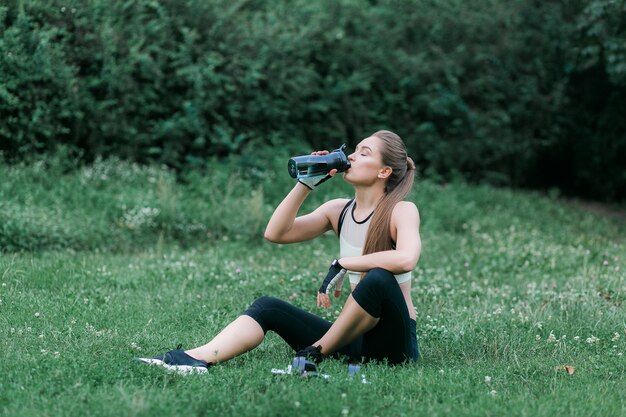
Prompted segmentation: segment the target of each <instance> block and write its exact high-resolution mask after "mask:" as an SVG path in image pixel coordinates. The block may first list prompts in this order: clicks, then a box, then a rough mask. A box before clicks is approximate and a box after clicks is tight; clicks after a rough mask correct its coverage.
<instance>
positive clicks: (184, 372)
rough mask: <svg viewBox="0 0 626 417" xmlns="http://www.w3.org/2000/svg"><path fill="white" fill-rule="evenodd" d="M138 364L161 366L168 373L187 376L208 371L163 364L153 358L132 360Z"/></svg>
mask: <svg viewBox="0 0 626 417" xmlns="http://www.w3.org/2000/svg"><path fill="white" fill-rule="evenodd" d="M134 360H136V361H138V362H143V363H147V364H148V365H154V366H161V367H163V368H165V369H167V370H168V371H172V372H177V373H179V374H182V375H187V374H194V373H196V374H203V373H205V372H207V371H208V368H205V367H204V366H192V365H170V364H167V363H165V362H163V361H162V360H161V359H155V358H134Z"/></svg>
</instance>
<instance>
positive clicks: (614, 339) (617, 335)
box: [611, 332, 619, 342]
mask: <svg viewBox="0 0 626 417" xmlns="http://www.w3.org/2000/svg"><path fill="white" fill-rule="evenodd" d="M618 340H619V333H617V332H615V333H614V334H613V338H612V339H611V341H613V342H617V341H618Z"/></svg>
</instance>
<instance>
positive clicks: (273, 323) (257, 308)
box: [186, 297, 332, 363]
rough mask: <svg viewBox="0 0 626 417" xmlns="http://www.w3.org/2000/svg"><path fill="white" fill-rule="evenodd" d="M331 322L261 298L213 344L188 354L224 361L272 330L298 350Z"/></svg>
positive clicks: (257, 343) (254, 345)
mask: <svg viewBox="0 0 626 417" xmlns="http://www.w3.org/2000/svg"><path fill="white" fill-rule="evenodd" d="M331 324H332V323H330V322H329V321H327V320H324V319H322V318H320V317H318V316H316V315H314V314H311V313H308V312H306V311H304V310H302V309H300V308H298V307H295V306H293V305H291V304H289V303H287V302H285V301H282V300H280V299H278V298H273V297H260V298H258V299H257V300H255V302H254V303H253V304H252V305H251V306H250V307H249V308H248V309H247V310H246V311H245V312H244V313H243V315H241V316H239V317H238V318H237V319H236V320H235V321H233V322H232V323H230V324H229V325H228V326H226V327H225V328H224V330H222V331H221V332H220V333H219V334H218V335H217V336H215V337H214V338H213V339H212V340H211V341H210V342H209V343H207V344H206V345H204V346H200V347H197V348H195V349H191V350H188V351H186V353H187V354H188V355H189V356H191V357H193V358H195V359H201V360H204V361H206V362H209V363H217V362H224V361H227V360H229V359H232V358H234V357H235V356H238V355H241V354H242V353H245V352H247V351H249V350H252V349H254V348H255V347H257V346H258V345H259V344H261V342H262V341H263V338H264V337H265V333H267V332H268V331H270V330H271V331H274V332H276V333H277V334H278V335H279V336H280V337H282V338H283V339H284V340H285V341H286V342H287V343H288V344H289V346H291V348H292V349H293V350H295V351H298V350H300V349H302V348H304V347H306V346H310V345H311V344H312V343H313V342H315V341H316V340H318V339H319V338H320V337H321V336H322V335H323V334H324V333H326V332H327V331H328V329H329V328H330V326H331Z"/></svg>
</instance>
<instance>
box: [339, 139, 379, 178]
mask: <svg viewBox="0 0 626 417" xmlns="http://www.w3.org/2000/svg"><path fill="white" fill-rule="evenodd" d="M382 146H383V144H382V140H381V139H379V138H377V137H376V136H370V137H368V138H365V139H363V140H362V141H361V142H359V144H358V145H357V146H356V148H355V150H354V152H353V153H351V154H350V155H348V160H349V161H350V169H349V170H347V171H346V172H345V173H344V174H343V178H344V179H345V180H346V181H348V182H349V183H350V184H352V185H372V184H374V183H376V182H377V181H380V180H381V177H379V174H381V171H382V170H383V168H384V165H383V157H382V153H381V148H382ZM383 175H384V176H383V177H382V179H385V178H386V177H387V175H385V174H384V173H383Z"/></svg>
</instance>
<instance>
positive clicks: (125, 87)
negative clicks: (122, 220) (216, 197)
mask: <svg viewBox="0 0 626 417" xmlns="http://www.w3.org/2000/svg"><path fill="white" fill-rule="evenodd" d="M625 8H626V6H625V2H624V1H613V0H593V1H592V0H587V1H583V0H560V1H553V2H540V1H535V0H514V1H509V2H501V1H496V0H471V1H461V0H449V1H445V2H440V1H436V0H369V1H366V0H317V1H306V0H291V1H286V0H277V1H276V0H274V1H270V0H237V1H232V0H213V1H210V2H206V1H200V0H184V1H183V0H128V1H124V2H108V1H104V0H85V1H77V0H68V1H63V2H61V1H51V2H40V1H36V0H7V1H6V2H4V5H3V6H0V56H1V57H2V59H0V150H4V152H5V154H6V155H7V156H8V157H10V158H17V159H20V158H23V157H24V156H26V155H29V154H32V153H34V152H46V151H48V150H51V149H53V148H54V147H56V146H57V145H59V144H63V145H69V146H71V147H75V148H77V149H80V150H81V151H82V152H83V154H84V155H85V157H86V158H88V159H93V158H95V157H96V156H99V155H103V156H106V155H111V154H115V155H118V156H120V157H122V158H125V159H132V160H135V161H140V162H145V161H158V162H161V163H165V164H167V165H170V166H173V167H177V168H181V167H184V166H189V165H197V164H203V163H204V161H206V158H207V156H209V155H218V156H225V155H229V154H233V153H241V152H247V151H246V149H254V148H255V147H258V146H277V145H280V144H284V143H288V142H290V141H291V140H292V139H294V138H295V139H297V140H298V141H302V140H305V141H307V142H308V143H309V144H310V146H311V148H320V147H331V146H334V145H338V144H340V143H342V142H346V141H347V142H349V143H351V144H354V143H355V142H356V141H357V140H358V139H359V138H361V137H363V136H365V135H367V134H369V133H372V132H373V131H374V130H378V129H380V128H388V129H391V130H395V131H397V132H398V133H399V134H400V135H401V136H402V137H403V138H404V139H405V141H406V142H407V144H408V147H409V151H410V153H411V155H413V156H414V159H415V160H416V162H417V163H418V165H419V167H420V169H421V170H422V171H423V172H424V173H426V174H427V175H430V176H433V177H435V178H440V179H442V180H448V179H450V178H453V177H456V176H463V177H465V178H466V179H469V180H472V181H488V182H491V183H495V184H501V185H510V186H522V187H552V186H557V187H560V188H562V189H564V190H565V191H567V192H571V193H576V194H579V195H583V196H590V197H594V198H602V199H615V200H619V199H624V198H626V169H624V162H623V161H624V160H626V155H625V154H626V128H625V122H624V120H625V119H624V118H623V116H622V115H621V113H620V112H623V111H622V109H624V108H626V107H625V106H624V105H625V104H626V103H624V100H625V99H624V97H625V95H624V90H625V86H626V30H625V28H624V26H625V25H626V23H625V21H626V9H625ZM303 151H304V150H303Z"/></svg>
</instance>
